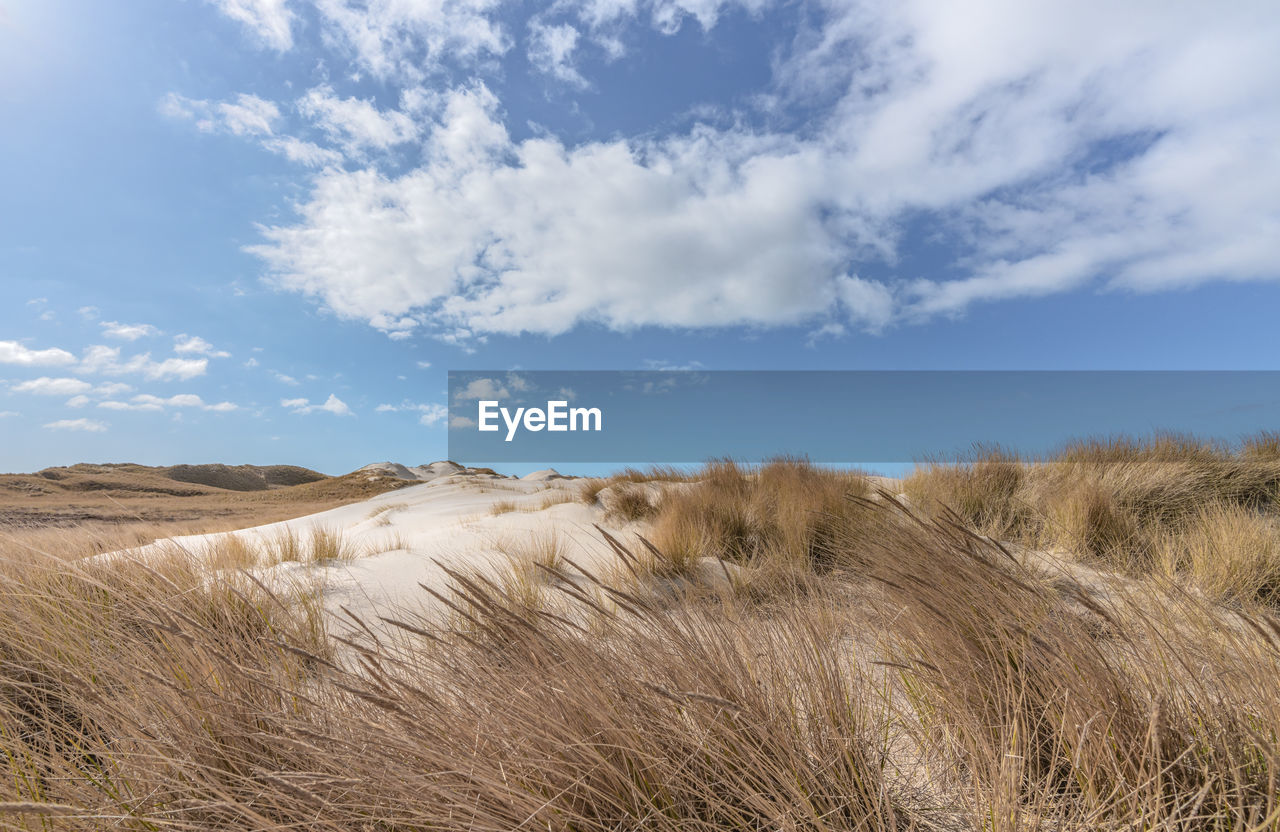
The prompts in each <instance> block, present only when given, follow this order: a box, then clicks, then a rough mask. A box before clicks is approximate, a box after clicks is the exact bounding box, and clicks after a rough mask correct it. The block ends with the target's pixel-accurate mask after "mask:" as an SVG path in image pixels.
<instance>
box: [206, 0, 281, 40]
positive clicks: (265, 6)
mask: <svg viewBox="0 0 1280 832" xmlns="http://www.w3.org/2000/svg"><path fill="white" fill-rule="evenodd" d="M208 1H209V2H210V3H212V4H213V5H215V6H217V7H218V10H219V11H221V12H222V13H223V14H224V15H226V16H227V17H229V18H231V19H232V20H234V21H236V22H237V23H239V24H241V25H242V26H244V27H245V29H246V30H247V31H249V32H250V33H251V34H252V36H253V37H254V38H255V39H256V40H258V41H259V42H260V43H262V44H263V45H264V46H266V47H269V48H271V49H275V50H276V51H279V52H283V51H286V50H288V49H290V48H291V47H292V46H293V29H292V27H293V12H291V11H289V7H288V4H287V3H286V0H208Z"/></svg>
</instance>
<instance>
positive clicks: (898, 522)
mask: <svg viewBox="0 0 1280 832" xmlns="http://www.w3.org/2000/svg"><path fill="white" fill-rule="evenodd" d="M1161 443H1163V444H1161ZM1179 443H1180V444H1175V443H1173V441H1172V440H1160V442H1159V443H1146V444H1139V443H1128V444H1123V445H1122V444H1120V443H1094V444H1089V445H1080V446H1076V447H1074V448H1071V449H1068V450H1067V451H1065V452H1064V453H1063V454H1062V455H1061V456H1060V457H1058V458H1055V459H1054V460H1052V461H1039V462H1021V461H1018V460H1014V459H1012V458H1011V457H1009V456H1008V455H1001V454H986V455H984V456H982V457H981V458H976V459H974V460H972V461H971V462H969V463H966V464H963V465H934V466H929V467H926V468H922V469H921V470H920V471H918V472H917V473H916V474H915V475H913V476H912V477H910V478H908V479H907V480H906V481H904V482H903V483H901V490H900V491H899V490H898V485H899V484H898V483H895V482H887V481H884V480H880V479H875V478H871V477H867V476H864V475H862V474H860V473H856V472H847V471H833V470H825V469H820V468H816V467H813V466H810V465H808V464H806V463H804V462H803V461H799V460H779V461H776V462H774V463H771V464H769V465H765V466H759V467H746V466H739V465H734V464H731V463H727V462H721V463H715V464H711V465H708V466H706V467H704V468H703V469H702V470H699V471H694V472H691V473H678V472H657V473H658V474H659V476H658V477H657V478H656V479H657V481H659V482H661V483H662V485H656V486H655V485H653V481H651V480H646V479H645V478H644V474H643V473H642V472H630V473H628V474H624V475H622V476H620V477H618V478H617V479H615V480H614V481H612V482H610V481H603V485H601V487H600V488H599V489H596V492H595V493H594V494H592V495H591V497H590V500H591V501H592V502H594V501H596V500H599V501H600V502H601V504H602V506H603V507H604V508H606V509H607V508H608V506H610V505H612V504H613V503H612V502H611V500H612V498H611V496H610V495H611V494H616V492H618V491H619V490H621V491H623V492H626V493H631V494H639V495H641V496H643V498H644V501H645V505H646V506H647V507H646V508H644V509H639V508H636V513H637V518H631V517H619V518H615V519H618V520H626V521H627V522H628V525H625V526H623V527H622V528H623V529H625V530H626V531H622V532H618V531H616V528H615V531H614V532H610V531H609V530H608V529H606V528H603V527H602V529H601V534H602V541H603V543H604V544H606V545H607V546H609V547H610V548H611V549H612V551H613V552H614V553H615V554H616V558H617V565H616V568H613V569H607V570H600V569H587V568H584V567H583V566H582V565H581V564H580V563H578V562H577V561H578V553H577V552H575V551H572V550H570V549H569V548H568V547H567V546H566V545H565V544H564V541H563V540H562V539H561V538H559V537H557V536H555V535H547V536H543V537H536V536H535V537H530V538H529V539H527V540H525V539H519V540H515V539H513V540H510V541H504V542H503V545H502V546H501V547H499V548H500V549H501V551H502V552H503V553H504V554H505V555H506V556H507V557H508V558H509V559H510V560H511V563H512V568H511V570H510V571H509V573H503V574H504V575H505V577H498V578H495V577H494V576H493V574H492V573H483V572H479V571H477V572H467V573H464V572H458V571H452V572H450V573H449V574H450V576H451V579H452V582H453V583H452V589H451V590H450V591H447V592H440V593H437V594H438V601H437V603H438V604H439V605H440V607H441V610H442V612H443V613H445V614H442V615H440V616H437V617H423V616H410V615H409V614H408V613H405V615H404V616H401V617H398V618H392V617H389V618H388V620H383V621H378V622H375V621H362V620H359V619H356V618H354V617H348V620H346V621H342V622H340V621H333V620H330V621H325V620H324V619H323V618H322V616H321V615H320V613H319V612H318V609H319V607H318V603H317V599H316V596H315V594H314V590H313V589H311V588H309V587H306V586H297V587H293V586H287V585H281V586H277V585H274V584H273V585H272V586H270V587H269V588H268V587H267V586H265V585H263V584H260V583H257V582H256V581H255V580H254V578H253V577H252V576H251V573H248V572H239V571H236V570H234V569H227V570H224V571H222V572H217V573H210V572H209V571H208V570H207V569H205V568H203V567H201V566H199V565H197V564H195V563H194V562H193V560H192V559H185V560H184V559H182V558H178V557H174V558H172V559H165V560H162V561H159V562H154V563H148V564H140V563H133V562H124V561H121V562H115V563H112V564H109V565H108V564H102V563H101V562H82V563H74V564H68V563H66V562H65V561H63V560H61V559H59V558H41V557H39V556H35V555H32V554H31V553H29V552H28V551H26V550H21V551H17V550H13V549H12V548H7V549H5V551H4V552H3V554H4V559H3V563H0V751H2V752H3V754H2V755H0V766H2V767H3V769H2V771H3V777H2V778H0V827H3V828H14V829H33V830H34V829H70V830H79V829H82V830H96V829H103V828H120V829H139V830H141V829H185V830H207V829H236V830H278V829H307V830H361V831H363V830H380V831H381V830H425V829H438V830H491V832H497V831H498V830H516V829H521V830H524V829H528V830H535V829H541V830H566V832H567V831H568V830H574V832H590V830H599V832H605V831H606V830H608V832H620V831H623V830H632V831H633V832H639V830H672V832H675V830H680V832H686V831H688V830H692V831H693V832H697V830H706V831H707V832H713V831H718V830H761V831H762V830H779V831H781V830H814V832H817V831H818V830H885V831H886V832H887V831H888V830H912V829H915V830H983V832H987V831H988V830H990V832H1023V830H1027V831H1028V832H1030V830H1046V831H1047V830H1054V832H1058V831H1059V830H1068V831H1069V832H1076V831H1077V830H1078V831H1079V832H1084V831H1085V830H1098V829H1103V830H1130V829H1143V830H1169V831H1170V832H1172V830H1264V829H1280V687H1278V686H1277V685H1276V683H1275V682H1276V679H1278V678H1280V617H1277V615H1276V603H1277V596H1276V594H1275V590H1274V587H1275V586H1276V580H1277V575H1278V574H1280V573H1278V572H1277V571H1276V569H1275V567H1274V566H1273V565H1272V564H1273V563H1274V555H1275V551H1276V548H1275V547H1276V539H1277V529H1276V526H1275V525H1274V524H1273V521H1274V519H1275V516H1276V514H1277V511H1278V509H1280V507H1278V506H1277V495H1276V484H1277V482H1278V481H1280V480H1277V479H1276V478H1275V477H1274V476H1273V475H1272V474H1268V473H1267V471H1275V470H1277V469H1280V455H1278V454H1277V453H1276V451H1275V445H1274V443H1273V444H1272V445H1268V444H1267V440H1266V438H1265V437H1264V438H1260V439H1258V440H1256V441H1255V442H1254V443H1253V444H1251V445H1248V446H1246V447H1245V448H1244V449H1243V450H1235V451H1233V452H1228V451H1226V450H1222V449H1217V448H1210V447H1204V446H1201V445H1199V444H1195V443H1188V442H1185V441H1182V440H1179ZM1112 466H1118V467H1112ZM664 473H665V475H666V476H663V474H664ZM591 485H594V483H592V484H591ZM888 485H892V486H893V488H890V489H888V490H886V488H885V486H888ZM606 489H607V490H606ZM588 490H589V489H588ZM899 494H903V495H905V496H901V497H900V496H899ZM582 499H583V500H588V497H587V496H586V493H585V491H584V494H583V497H582ZM630 499H631V497H627V498H625V499H624V501H623V503H622V504H623V505H627V504H628V503H627V502H626V500H630ZM633 508H635V507H634V506H633ZM601 513H602V514H603V513H604V512H603V511H602V512H601ZM632 519H639V520H642V522H643V525H630V521H631V520H632ZM637 529H638V530H639V531H640V536H636V535H634V534H632V532H633V531H634V530H637ZM0 545H2V544H0ZM288 545H289V544H288V542H287V541H285V542H282V543H281V546H283V547H286V548H287V547H288ZM292 546H293V547H294V549H300V548H302V546H301V544H300V543H299V542H298V541H294V542H293V544H292ZM339 548H340V547H339ZM233 554H234V553H231V554H229V555H228V558H229V559H234V558H233V557H232V555H233ZM295 554H296V552H295ZM298 557H299V558H300V559H301V558H303V557H305V556H301V555H298ZM708 564H710V565H713V566H715V567H716V568H717V569H719V570H720V572H719V573H718V574H721V575H723V576H724V578H728V580H715V575H716V574H717V573H716V572H715V571H714V570H708V569H706V568H705V567H706V566H707V565H708ZM211 575H212V577H211ZM424 594H425V593H424Z"/></svg>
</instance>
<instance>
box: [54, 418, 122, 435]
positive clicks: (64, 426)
mask: <svg viewBox="0 0 1280 832" xmlns="http://www.w3.org/2000/svg"><path fill="white" fill-rule="evenodd" d="M44 426H45V428H46V429H48V430H72V431H83V432H86V433H103V432H104V431H106V429H107V426H106V425H105V424H103V423H102V422H98V421H95V420H93V419H59V420H57V421H56V422H46V423H45V425H44Z"/></svg>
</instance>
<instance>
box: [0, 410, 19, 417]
mask: <svg viewBox="0 0 1280 832" xmlns="http://www.w3.org/2000/svg"><path fill="white" fill-rule="evenodd" d="M20 415H21V414H20V413H18V411H16V410H0V419H9V418H11V417H13V416H20Z"/></svg>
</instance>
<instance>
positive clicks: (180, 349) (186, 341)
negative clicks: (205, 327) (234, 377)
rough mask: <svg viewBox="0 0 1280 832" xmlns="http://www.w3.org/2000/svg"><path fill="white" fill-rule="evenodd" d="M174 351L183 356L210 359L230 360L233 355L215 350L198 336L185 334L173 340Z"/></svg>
mask: <svg viewBox="0 0 1280 832" xmlns="http://www.w3.org/2000/svg"><path fill="white" fill-rule="evenodd" d="M173 351H174V352H176V353H178V354H179V355H182V354H187V353H190V354H194V355H207V356H209V357H210V358H230V357H231V353H229V352H225V351H223V350H215V349H214V348H213V344H210V343H209V342H208V341H206V340H204V339H203V338H200V337H198V336H196V335H187V334H186V333H183V334H181V335H179V336H177V337H176V338H174V339H173Z"/></svg>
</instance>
